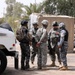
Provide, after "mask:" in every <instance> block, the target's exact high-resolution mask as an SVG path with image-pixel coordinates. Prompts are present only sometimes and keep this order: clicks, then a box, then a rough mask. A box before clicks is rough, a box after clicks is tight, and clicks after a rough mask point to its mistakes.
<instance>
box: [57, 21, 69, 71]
mask: <svg viewBox="0 0 75 75" xmlns="http://www.w3.org/2000/svg"><path fill="white" fill-rule="evenodd" d="M59 27H60V41H59V42H58V47H59V49H60V57H61V63H62V66H61V67H60V68H59V69H60V70H67V69H68V67H67V57H66V55H67V49H68V31H67V30H66V28H65V24H64V23H63V22H61V23H59Z"/></svg>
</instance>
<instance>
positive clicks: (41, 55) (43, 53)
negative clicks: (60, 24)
mask: <svg viewBox="0 0 75 75" xmlns="http://www.w3.org/2000/svg"><path fill="white" fill-rule="evenodd" d="M47 49H48V48H47V44H46V43H41V45H40V47H39V48H38V53H37V56H38V62H37V64H38V67H39V66H41V67H44V66H46V63H47Z"/></svg>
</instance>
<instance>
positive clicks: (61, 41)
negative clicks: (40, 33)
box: [58, 30, 66, 46]
mask: <svg viewBox="0 0 75 75" xmlns="http://www.w3.org/2000/svg"><path fill="white" fill-rule="evenodd" d="M65 34H66V32H65V31H64V30H62V31H61V32H60V41H59V42H58V46H62V44H63V42H64V36H65Z"/></svg>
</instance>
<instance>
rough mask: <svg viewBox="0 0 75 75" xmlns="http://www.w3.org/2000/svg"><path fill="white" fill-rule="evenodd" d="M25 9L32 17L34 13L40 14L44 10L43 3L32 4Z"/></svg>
mask: <svg viewBox="0 0 75 75" xmlns="http://www.w3.org/2000/svg"><path fill="white" fill-rule="evenodd" d="M24 8H25V10H26V14H27V15H30V14H31V13H33V12H35V13H40V12H41V10H42V8H43V5H42V3H40V4H30V6H27V5H25V6H24Z"/></svg>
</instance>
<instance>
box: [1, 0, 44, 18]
mask: <svg viewBox="0 0 75 75" xmlns="http://www.w3.org/2000/svg"><path fill="white" fill-rule="evenodd" d="M16 1H17V2H21V3H23V4H24V5H30V3H35V2H36V3H40V2H42V1H43V0H16ZM5 8H6V4H5V0H0V18H1V17H3V14H4V13H5Z"/></svg>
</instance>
